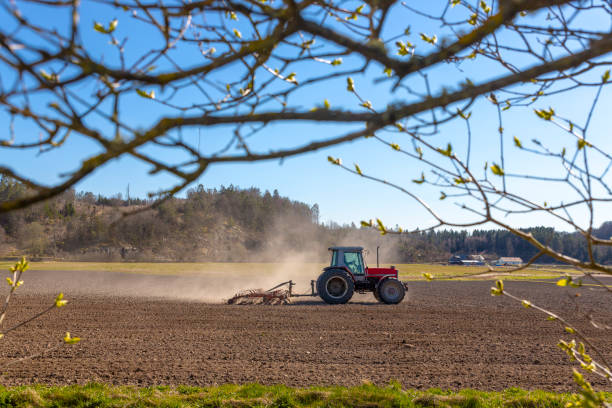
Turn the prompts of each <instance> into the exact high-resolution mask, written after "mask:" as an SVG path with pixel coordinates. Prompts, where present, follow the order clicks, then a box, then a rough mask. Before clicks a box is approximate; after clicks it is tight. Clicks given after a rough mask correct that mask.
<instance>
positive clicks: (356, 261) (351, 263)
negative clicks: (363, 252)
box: [344, 252, 364, 275]
mask: <svg viewBox="0 0 612 408" xmlns="http://www.w3.org/2000/svg"><path fill="white" fill-rule="evenodd" d="M359 255H360V254H359V253H358V252H345V253H344V264H345V265H346V266H347V268H349V269H350V270H351V272H352V273H353V274H354V275H363V274H364V272H363V263H362V261H361V256H359Z"/></svg>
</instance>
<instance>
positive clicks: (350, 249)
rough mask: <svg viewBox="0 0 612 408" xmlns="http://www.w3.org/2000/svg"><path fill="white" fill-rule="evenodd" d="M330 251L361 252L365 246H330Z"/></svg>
mask: <svg viewBox="0 0 612 408" xmlns="http://www.w3.org/2000/svg"><path fill="white" fill-rule="evenodd" d="M328 249H329V250H330V251H345V252H361V251H363V247H358V246H333V247H329V248H328Z"/></svg>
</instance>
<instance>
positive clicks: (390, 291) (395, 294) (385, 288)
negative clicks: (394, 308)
mask: <svg viewBox="0 0 612 408" xmlns="http://www.w3.org/2000/svg"><path fill="white" fill-rule="evenodd" d="M376 290H377V292H378V297H379V298H380V300H381V301H382V302H383V303H386V304H388V305H396V304H398V303H399V302H401V301H402V300H403V299H404V296H405V295H406V290H405V289H404V285H403V284H402V282H400V281H398V280H397V279H385V280H384V281H382V282H381V283H380V285H378V288H376Z"/></svg>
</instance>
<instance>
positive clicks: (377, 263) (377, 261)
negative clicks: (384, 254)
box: [376, 246, 380, 268]
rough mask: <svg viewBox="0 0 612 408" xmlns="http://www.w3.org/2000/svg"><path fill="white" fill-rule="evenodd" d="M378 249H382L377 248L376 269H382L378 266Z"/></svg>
mask: <svg viewBox="0 0 612 408" xmlns="http://www.w3.org/2000/svg"><path fill="white" fill-rule="evenodd" d="M378 248H380V247H379V246H377V247H376V267H377V268H380V265H379V264H378Z"/></svg>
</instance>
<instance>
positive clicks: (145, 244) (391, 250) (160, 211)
mask: <svg viewBox="0 0 612 408" xmlns="http://www.w3.org/2000/svg"><path fill="white" fill-rule="evenodd" d="M27 194H28V191H27V188H25V187H24V186H23V185H21V184H19V183H17V182H15V181H13V180H11V179H8V178H6V177H5V178H2V179H1V180H0V201H4V200H8V199H10V198H15V197H19V196H25V195H27ZM148 204H150V203H148V202H146V201H144V200H141V199H133V198H129V197H122V196H121V195H120V194H118V195H117V196H114V197H103V196H96V195H94V194H92V193H88V192H79V193H76V192H75V191H68V192H66V193H64V194H63V195H61V196H59V197H57V198H54V199H52V200H49V201H47V202H44V203H40V204H37V205H34V206H32V207H29V208H27V209H24V210H19V211H15V212H11V213H8V214H1V215H0V256H3V257H8V256H19V255H22V254H26V255H28V256H30V257H34V258H43V259H45V258H52V259H53V258H54V259H65V260H71V259H74V260H104V261H122V260H124V261H287V260H294V261H304V262H321V261H324V260H327V247H329V246H331V245H362V246H365V247H367V248H370V249H371V250H372V251H375V248H376V246H381V250H382V253H381V254H382V257H383V259H384V260H385V261H386V262H396V263H401V262H438V261H446V260H447V259H448V258H449V256H451V255H453V254H483V255H485V257H486V258H488V259H495V258H497V257H499V256H520V257H522V258H523V259H525V260H527V259H529V258H530V257H531V256H533V255H534V254H535V252H536V251H535V250H534V249H533V248H532V247H531V246H530V245H529V244H527V243H526V242H524V241H522V240H521V239H519V238H516V237H514V236H513V235H512V234H510V233H509V232H507V231H502V230H483V231H473V232H466V231H448V230H441V231H435V232H427V233H419V234H408V235H402V236H397V235H386V236H380V234H378V233H377V232H376V231H372V230H365V229H361V228H357V227H356V226H355V225H348V226H347V225H345V226H340V225H337V224H334V223H331V224H326V225H322V224H320V223H319V208H318V205H316V204H315V205H313V206H310V205H307V204H305V203H301V202H297V201H292V200H290V199H288V198H286V197H281V196H280V195H279V194H278V192H277V191H274V192H273V193H270V192H268V191H266V192H261V191H260V190H259V189H256V188H250V189H238V188H235V187H233V186H230V187H222V188H221V189H218V190H216V189H206V188H204V187H203V186H201V185H200V186H198V187H197V188H195V189H191V190H189V191H188V192H187V196H186V198H174V199H171V200H168V201H166V202H164V203H162V204H161V205H159V206H158V207H156V208H154V209H149V210H146V211H141V212H137V213H136V214H133V215H130V216H128V217H123V216H122V214H124V213H126V212H134V211H136V210H139V209H141V210H142V209H144V208H145V207H146V206H147V205H148ZM529 231H530V232H532V233H533V234H534V236H535V237H536V238H538V239H540V240H541V241H543V242H545V243H547V244H548V245H551V246H552V247H553V248H556V249H560V250H563V251H564V252H565V253H566V254H567V255H570V256H573V257H575V258H579V259H585V258H586V256H587V251H586V246H585V244H584V240H583V238H582V237H581V236H580V235H579V234H575V233H571V234H570V233H560V232H555V231H554V230H553V229H552V228H544V227H536V228H530V229H529ZM596 234H597V235H598V236H600V237H602V238H608V237H610V236H612V222H607V223H604V224H603V225H602V226H601V227H600V228H599V230H597V231H596ZM596 255H597V258H598V259H599V260H600V261H602V262H605V263H612V250H611V249H609V248H605V247H604V248H597V249H596ZM369 260H370V262H375V258H374V259H369ZM542 261H543V262H550V261H551V259H545V260H542Z"/></svg>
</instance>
